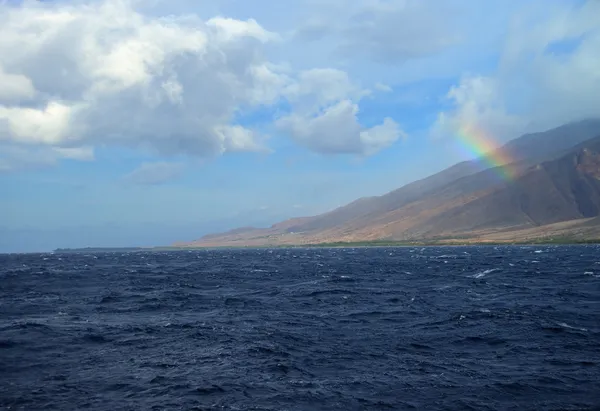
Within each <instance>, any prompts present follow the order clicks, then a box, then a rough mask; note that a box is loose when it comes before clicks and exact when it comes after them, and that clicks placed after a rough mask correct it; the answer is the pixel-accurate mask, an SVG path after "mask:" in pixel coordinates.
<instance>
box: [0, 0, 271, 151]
mask: <svg viewBox="0 0 600 411" xmlns="http://www.w3.org/2000/svg"><path fill="white" fill-rule="evenodd" d="M134 4H135V2H132V1H126V0H105V1H99V2H90V3H73V4H72V5H71V4H65V3H34V2H26V3H24V5H22V6H19V7H15V6H9V5H6V4H3V5H1V6H0V7H1V9H0V54H1V55H2V56H3V59H2V63H1V67H0V80H1V81H0V84H2V86H0V131H1V132H2V137H1V138H3V139H4V140H9V141H12V142H14V143H21V144H47V145H53V146H61V145H69V146H74V145H78V144H80V145H84V144H115V145H124V146H131V147H143V148H147V149H152V150H155V151H158V152H161V153H165V154H178V153H187V154H191V155H198V156H210V155H217V154H222V153H225V152H228V151H256V150H260V148H261V139H260V138H259V136H258V135H257V133H256V132H255V131H253V130H248V129H245V128H244V127H242V126H241V125H238V124H235V122H234V117H235V113H236V112H237V111H238V110H240V109H244V108H248V109H252V108H253V107H256V106H260V105H261V104H268V103H272V102H273V100H275V99H276V98H277V92H275V91H273V90H272V89H273V88H275V87H277V86H278V84H279V83H278V81H279V75H278V74H277V73H274V72H273V71H272V70H271V69H270V68H269V67H268V66H267V61H266V60H265V59H264V58H263V57H262V56H261V47H262V44H263V43H264V42H268V41H271V40H273V39H275V37H276V36H275V35H274V34H271V33H269V32H268V31H266V30H264V29H263V28H262V27H261V26H260V25H259V24H258V23H257V22H256V21H254V20H248V21H239V20H233V19H227V18H221V17H215V18H212V19H209V20H207V21H202V20H200V19H199V18H196V17H190V16H183V17H174V16H171V17H149V16H144V15H142V14H140V13H138V12H136V11H135V9H134V8H133V6H134ZM32 99H33V101H32Z"/></svg>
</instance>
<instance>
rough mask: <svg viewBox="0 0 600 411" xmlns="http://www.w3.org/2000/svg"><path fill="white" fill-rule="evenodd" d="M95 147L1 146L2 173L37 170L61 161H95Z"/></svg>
mask: <svg viewBox="0 0 600 411" xmlns="http://www.w3.org/2000/svg"><path fill="white" fill-rule="evenodd" d="M94 158H95V157H94V149H93V147H89V146H87V147H49V146H21V145H15V144H0V173H2V172H16V171H24V170H35V169H42V168H46V167H52V166H55V165H57V164H58V163H59V162H60V161H61V160H75V161H93V160H94Z"/></svg>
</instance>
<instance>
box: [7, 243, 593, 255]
mask: <svg viewBox="0 0 600 411" xmlns="http://www.w3.org/2000/svg"><path fill="white" fill-rule="evenodd" d="M593 244H600V239H589V240H574V239H551V240H550V239H549V240H543V239H539V240H532V241H511V242H509V241H468V240H467V241H451V240H450V241H444V240H440V241H423V242H403V241H398V242H396V241H357V242H332V243H317V244H285V245H275V244H273V245H268V244H266V245H256V246H245V245H222V246H189V247H185V246H183V247H180V246H157V247H123V248H119V247H114V248H113V247H86V248H59V249H56V250H53V251H50V252H51V253H54V254H85V253H114V252H118V253H136V252H148V251H150V252H166V251H194V250H227V249H231V250H239V249H269V248H391V247H394V248H399V247H475V246H495V247H498V246H544V245H545V246H547V245H557V246H560V245H563V246H566V245H593ZM41 253H44V252H41ZM17 254H18V253H17Z"/></svg>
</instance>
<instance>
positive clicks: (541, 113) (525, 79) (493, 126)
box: [433, 1, 600, 141]
mask: <svg viewBox="0 0 600 411" xmlns="http://www.w3.org/2000/svg"><path fill="white" fill-rule="evenodd" d="M539 10H540V9H537V8H536V9H535V10H528V11H525V12H522V13H520V14H515V17H514V19H513V23H512V25H511V29H510V32H509V33H508V36H507V39H506V42H505V44H504V47H503V50H502V53H501V58H500V64H499V66H498V68H497V71H496V72H495V73H493V74H490V75H465V76H463V77H462V79H461V80H460V82H459V83H458V84H457V85H455V86H453V87H452V88H451V89H450V91H449V92H448V94H447V96H446V97H447V98H448V100H449V101H450V103H451V106H452V107H451V108H450V109H448V110H445V111H443V112H441V113H440V114H439V116H438V120H437V122H436V124H435V125H434V126H433V132H434V134H437V135H445V134H452V133H453V132H454V131H455V130H456V129H457V128H458V127H460V125H465V124H467V125H470V126H478V127H480V128H483V129H484V130H486V131H487V132H489V133H490V134H492V135H493V136H495V137H496V138H497V139H498V140H501V141H506V140H508V139H510V138H514V137H517V136H518V135H519V134H522V133H525V132H529V131H534V130H540V129H548V128H552V127H556V126H559V125H561V124H565V123H568V122H571V121H577V120H581V119H584V118H589V117H600V76H599V74H598V73H599V71H598V67H600V52H599V51H598V50H600V3H599V2H596V1H588V2H585V3H584V4H583V5H580V6H575V5H568V4H566V3H562V4H559V5H555V7H549V8H548V9H541V10H544V13H539Z"/></svg>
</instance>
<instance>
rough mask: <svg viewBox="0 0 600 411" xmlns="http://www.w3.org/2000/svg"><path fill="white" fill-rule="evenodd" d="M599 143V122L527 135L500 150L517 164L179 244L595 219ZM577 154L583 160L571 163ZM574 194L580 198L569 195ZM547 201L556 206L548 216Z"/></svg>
mask: <svg viewBox="0 0 600 411" xmlns="http://www.w3.org/2000/svg"><path fill="white" fill-rule="evenodd" d="M594 136H595V137H596V138H593V137H594ZM598 136H600V120H595V119H594V120H584V121H581V122H577V123H570V124H566V125H563V126H561V127H558V128H555V129H551V130H547V131H544V132H539V133H531V134H526V135H524V136H522V137H520V138H518V139H515V140H512V141H510V142H508V143H507V144H506V145H504V146H503V147H501V148H499V149H498V150H503V151H502V153H503V154H504V156H502V158H510V159H511V160H512V161H511V162H510V163H507V164H501V167H500V168H498V167H495V168H489V167H487V166H486V163H485V159H481V158H480V159H474V160H471V161H465V162H461V163H457V164H455V165H453V166H451V167H449V168H447V169H445V170H443V171H441V172H439V173H435V174H433V175H431V176H429V177H426V178H424V179H421V180H417V181H414V182H412V183H409V184H407V185H405V186H402V187H400V188H398V189H396V190H393V191H390V192H389V193H386V194H384V195H382V196H376V197H363V198H359V199H357V200H355V201H353V202H351V203H349V204H346V205H344V206H342V207H339V208H336V209H334V210H331V211H329V212H327V213H323V214H320V215H316V216H308V217H299V218H293V219H288V220H284V221H281V222H279V223H276V224H273V225H272V226H271V227H269V228H252V227H246V228H241V229H235V230H231V231H228V232H225V233H218V234H210V235H208V236H204V237H202V238H200V239H199V240H196V241H193V242H190V243H178V244H176V245H177V246H227V245H266V244H273V245H281V244H290V245H292V244H307V243H315V244H318V243H324V242H332V241H350V242H352V241H372V240H426V239H431V238H436V237H447V236H453V235H454V236H465V235H467V236H468V233H469V232H472V233H474V232H477V231H478V230H485V229H495V230H496V231H502V230H506V229H508V228H510V229H512V230H523V229H530V228H532V227H539V226H540V225H545V224H555V223H559V222H562V221H568V220H576V219H583V218H589V217H593V216H596V215H597V214H598V210H599V209H600V207H599V205H600V194H599V193H600V185H598V186H597V185H595V183H594V181H600V180H596V179H595V177H594V178H592V179H591V180H590V178H589V177H590V176H591V175H593V176H596V175H600V174H599V170H600V160H599V159H600V154H598V153H599V152H600V137H598ZM585 150H588V151H587V154H586V151H585ZM576 154H577V155H579V157H577V158H575V157H573V156H574V155H576ZM491 155H492V156H494V153H491ZM498 157H499V158H500V156H498ZM567 158H568V159H567ZM500 171H502V172H504V173H506V172H509V173H510V175H511V176H513V179H512V181H502V179H501V178H499V175H500ZM561 173H562V174H561ZM565 176H566V177H565ZM556 185H558V186H556ZM528 191H532V192H534V193H535V194H534V195H530V194H528ZM571 191H574V192H577V193H579V194H577V195H575V197H573V195H570V196H569V195H568V193H569V192H571ZM544 202H550V204H551V205H552V207H550V208H548V209H545V208H544V206H543V203H544ZM581 210H583V211H581ZM532 213H533V214H532Z"/></svg>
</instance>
